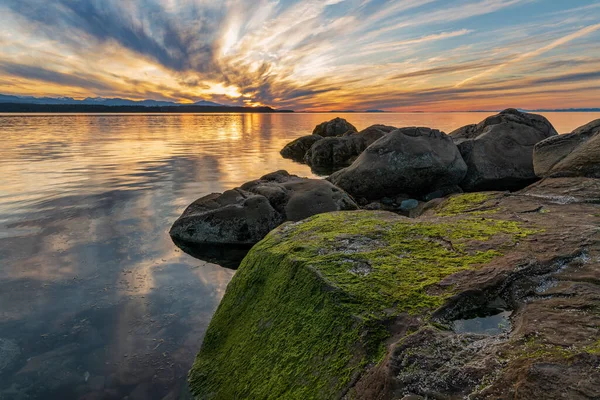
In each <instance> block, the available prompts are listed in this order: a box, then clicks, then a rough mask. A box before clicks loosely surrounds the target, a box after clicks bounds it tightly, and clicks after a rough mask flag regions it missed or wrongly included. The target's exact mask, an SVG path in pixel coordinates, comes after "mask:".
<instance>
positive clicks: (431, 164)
mask: <svg viewBox="0 0 600 400" xmlns="http://www.w3.org/2000/svg"><path fill="white" fill-rule="evenodd" d="M466 172H467V166H466V165H465V162H464V161H463V159H462V157H461V155H460V153H459V151H458V148H457V147H456V145H455V144H454V142H453V141H452V139H451V138H450V137H449V136H448V135H446V134H445V133H443V132H440V131H438V130H435V129H430V128H401V129H398V130H395V131H393V132H390V133H388V134H387V135H385V136H384V137H382V138H381V139H379V140H377V141H376V142H375V143H373V144H372V145H371V146H369V147H368V148H367V149H366V150H365V151H364V152H363V153H362V154H361V155H360V156H359V157H358V158H357V159H356V161H354V163H353V164H352V165H351V166H349V167H348V168H345V169H342V170H340V171H338V172H336V173H335V174H333V175H331V176H330V177H329V178H328V180H329V181H331V182H332V183H334V184H335V185H337V186H339V187H341V188H342V189H344V190H345V191H346V192H348V193H350V194H351V195H352V196H354V197H355V198H366V199H369V200H376V199H381V198H383V197H386V196H387V197H395V196H396V195H398V194H401V193H406V194H409V195H411V196H416V197H422V196H424V195H426V194H427V193H430V192H433V191H434V190H436V189H437V188H439V187H442V186H449V185H456V184H458V183H459V182H460V181H462V180H463V178H464V176H465V174H466Z"/></svg>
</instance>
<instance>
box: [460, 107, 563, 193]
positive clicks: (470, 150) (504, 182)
mask: <svg viewBox="0 0 600 400" xmlns="http://www.w3.org/2000/svg"><path fill="white" fill-rule="evenodd" d="M555 135H557V132H556V130H555V129H554V127H553V126H552V124H550V122H549V121H548V120H547V119H546V118H544V117H542V116H540V115H536V114H528V113H523V112H520V111H518V110H515V109H507V110H504V111H502V112H501V113H500V114H497V115H494V116H491V117H488V118H486V119H485V120H483V121H482V122H480V123H479V124H477V125H467V126H464V127H462V128H459V129H457V130H455V131H454V132H452V133H450V136H452V138H453V139H454V141H455V143H456V144H457V145H458V148H459V150H460V153H461V155H462V157H463V159H464V160H465V162H466V164H467V167H468V171H467V175H466V176H465V179H464V180H463V182H461V184H460V186H461V187H462V188H463V189H464V190H466V191H479V190H516V189H521V188H523V187H525V186H527V185H529V184H530V183H532V182H535V181H536V180H537V176H536V174H535V172H534V170H533V147H534V146H535V144H536V143H539V142H541V141H542V140H544V139H546V138H548V137H551V136H555Z"/></svg>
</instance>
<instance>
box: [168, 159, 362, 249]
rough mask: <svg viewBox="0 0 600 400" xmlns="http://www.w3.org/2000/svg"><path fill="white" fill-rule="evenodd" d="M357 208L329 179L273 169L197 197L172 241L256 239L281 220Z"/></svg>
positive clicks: (177, 224) (244, 241) (175, 226)
mask: <svg viewBox="0 0 600 400" xmlns="http://www.w3.org/2000/svg"><path fill="white" fill-rule="evenodd" d="M357 208H358V206H357V205H356V204H355V203H354V201H353V200H352V199H351V198H350V196H348V195H347V194H346V193H344V192H343V191H342V190H340V189H338V188H336V187H335V186H333V185H332V184H331V183H329V182H327V181H324V180H320V179H307V178H300V177H298V176H295V175H289V174H288V173H287V172H286V171H277V172H274V173H271V174H268V175H265V176H263V177H262V178H260V179H258V180H255V181H252V182H248V183H245V184H244V185H242V186H241V187H240V188H237V189H233V190H228V191H226V192H224V193H222V194H219V193H213V194H210V195H208V196H205V197H202V198H201V199H198V200H196V201H195V202H194V203H192V204H191V205H190V206H189V207H188V208H187V209H186V210H185V211H184V212H183V214H182V215H181V217H179V219H178V220H177V221H175V223H174V224H173V226H172V227H171V231H170V234H171V237H172V238H173V239H174V240H176V243H177V242H184V243H188V244H190V243H199V244H254V243H256V242H258V241H260V240H261V239H262V238H263V237H265V236H266V234H267V233H269V231H271V230H272V229H274V228H275V227H277V226H278V225H280V224H281V223H282V222H284V221H298V220H301V219H303V218H307V217H309V216H311V215H314V214H319V213H323V212H330V211H339V210H354V209H357Z"/></svg>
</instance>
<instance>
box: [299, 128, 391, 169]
mask: <svg viewBox="0 0 600 400" xmlns="http://www.w3.org/2000/svg"><path fill="white" fill-rule="evenodd" d="M395 129H396V128H394V127H393V126H385V125H372V126H370V127H368V128H367V129H364V130H362V131H360V132H358V133H356V132H352V131H350V132H346V133H345V134H344V136H342V137H329V138H325V139H323V140H321V141H318V142H315V143H314V144H313V145H312V147H311V148H310V149H309V150H308V151H307V152H306V156H305V162H306V163H307V164H308V165H310V166H311V167H312V168H313V169H317V170H319V169H327V168H334V167H345V166H348V165H350V164H352V162H353V161H354V160H355V159H356V157H358V156H359V155H360V154H361V153H362V152H363V151H364V150H365V149H366V148H367V147H369V146H370V145H371V144H372V143H374V142H375V141H376V140H378V139H380V138H381V137H383V136H384V135H385V134H387V133H389V132H391V131H393V130H395Z"/></svg>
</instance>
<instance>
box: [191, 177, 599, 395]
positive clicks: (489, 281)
mask: <svg viewBox="0 0 600 400" xmlns="http://www.w3.org/2000/svg"><path fill="white" fill-rule="evenodd" d="M594 181H597V180H594V179H574V182H573V184H574V185H575V186H577V187H578V188H579V197H577V198H576V200H575V201H574V202H572V203H569V204H568V205H564V204H558V203H555V202H553V201H551V200H550V199H551V198H552V197H553V196H554V195H555V193H554V188H558V187H563V186H564V183H560V182H559V183H556V182H553V180H546V181H545V182H546V183H545V184H543V185H542V184H538V185H536V187H535V190H534V192H533V193H530V191H529V189H526V190H524V191H522V192H520V193H518V194H507V193H500V192H487V193H467V194H461V195H456V196H452V197H450V198H449V199H446V200H443V201H441V204H440V203H438V204H439V205H438V206H437V207H435V208H433V209H430V210H428V211H427V212H426V214H425V215H424V216H422V217H421V218H420V219H408V218H403V217H399V216H397V215H395V214H392V213H388V212H381V211H354V212H336V213H328V214H322V215H317V216H313V217H310V218H308V219H306V220H303V221H300V222H294V223H286V224H284V225H282V226H280V227H279V228H277V229H276V230H274V231H272V232H271V233H270V234H269V235H268V236H267V237H266V238H265V239H264V240H262V241H261V242H260V243H258V244H257V245H256V246H254V248H253V249H252V250H251V251H250V253H249V254H248V256H247V257H246V258H245V259H244V261H243V263H242V266H241V267H240V269H239V271H238V272H237V273H236V275H235V276H234V277H233V279H232V281H231V283H230V284H229V286H228V287H227V291H226V294H225V296H224V298H223V300H222V302H221V304H220V306H219V309H218V310H217V312H216V313H215V315H214V317H213V319H212V321H211V323H210V325H209V327H208V330H207V333H206V336H205V338H204V342H203V344H202V348H201V350H200V352H199V354H198V357H197V358H196V361H195V363H194V365H193V367H192V370H191V371H190V375H189V381H190V387H191V390H192V392H193V393H194V394H195V395H196V396H197V397H198V398H214V399H232V398H254V399H264V398H303V399H304V398H306V399H309V398H315V399H332V398H352V399H402V398H420V397H421V398H444V399H463V398H472V399H499V398H502V399H504V398H516V397H518V398H519V399H539V398H540V397H539V395H540V393H543V394H544V398H545V399H559V398H569V399H591V398H598V397H600V374H598V373H596V372H595V371H596V370H597V368H598V365H600V313H598V312H597V310H596V308H595V307H594V305H595V304H597V302H598V300H599V299H600V284H599V282H600V238H599V237H598V228H597V227H598V226H599V225H600V205H598V204H593V203H591V202H586V201H582V200H581V199H585V198H590V196H594V195H596V196H597V193H596V194H594V193H591V192H593V191H595V190H597V186H596V184H597V182H596V183H595V182H594ZM588 192H590V193H588ZM584 194H586V195H584ZM544 196H545V197H544ZM490 307H491V308H493V309H497V308H499V309H500V311H502V312H504V311H506V312H505V313H504V314H503V315H510V317H509V319H510V320H509V323H508V324H507V325H506V326H504V327H498V329H487V330H486V332H485V333H477V332H472V333H471V332H464V331H461V330H458V329H455V326H456V324H455V323H454V321H464V320H469V319H470V318H473V317H472V316H474V315H475V316H477V315H480V312H479V310H482V309H488V308H490ZM510 311H512V314H511V313H510ZM486 315H487V314H486ZM507 318H508V317H507ZM487 328H489V327H487ZM492 328H493V327H492Z"/></svg>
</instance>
